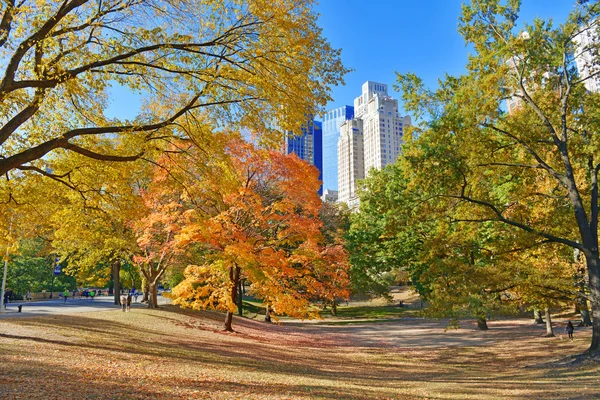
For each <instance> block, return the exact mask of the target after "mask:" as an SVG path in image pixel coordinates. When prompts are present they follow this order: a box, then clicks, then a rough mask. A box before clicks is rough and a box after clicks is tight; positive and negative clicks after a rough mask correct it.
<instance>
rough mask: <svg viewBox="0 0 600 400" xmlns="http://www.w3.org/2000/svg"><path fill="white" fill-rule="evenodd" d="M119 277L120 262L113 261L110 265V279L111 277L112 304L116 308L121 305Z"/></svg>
mask: <svg viewBox="0 0 600 400" xmlns="http://www.w3.org/2000/svg"><path fill="white" fill-rule="evenodd" d="M119 275H121V262H120V261H114V262H113V264H112V277H113V296H114V303H115V305H116V306H120V305H121V282H120V280H119Z"/></svg>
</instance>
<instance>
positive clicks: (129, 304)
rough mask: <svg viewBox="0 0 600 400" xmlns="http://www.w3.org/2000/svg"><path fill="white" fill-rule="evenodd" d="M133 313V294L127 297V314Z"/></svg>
mask: <svg viewBox="0 0 600 400" xmlns="http://www.w3.org/2000/svg"><path fill="white" fill-rule="evenodd" d="M129 311H131V293H129V294H128V295H127V312H129Z"/></svg>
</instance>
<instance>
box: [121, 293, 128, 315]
mask: <svg viewBox="0 0 600 400" xmlns="http://www.w3.org/2000/svg"><path fill="white" fill-rule="evenodd" d="M121 310H122V311H123V312H125V311H126V310H127V295H126V294H122V295H121Z"/></svg>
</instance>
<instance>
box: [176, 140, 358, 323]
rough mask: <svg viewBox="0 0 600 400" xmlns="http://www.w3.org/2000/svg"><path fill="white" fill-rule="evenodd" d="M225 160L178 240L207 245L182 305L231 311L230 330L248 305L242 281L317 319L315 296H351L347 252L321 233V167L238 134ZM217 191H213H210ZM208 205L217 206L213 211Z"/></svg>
mask: <svg viewBox="0 0 600 400" xmlns="http://www.w3.org/2000/svg"><path fill="white" fill-rule="evenodd" d="M225 156H226V157H225V158H224V159H223V160H224V162H220V163H214V169H213V171H212V173H208V174H205V175H204V177H203V179H200V180H199V181H198V185H201V186H202V188H203V190H195V191H193V192H194V193H203V195H204V196H206V197H205V198H204V199H203V200H202V201H200V202H198V201H197V202H196V203H197V204H199V203H202V204H204V206H199V207H195V208H191V209H190V210H188V211H187V212H186V213H185V223H184V226H183V228H182V229H181V232H180V233H179V234H178V235H177V242H178V244H179V246H184V247H185V246H190V245H198V244H199V245H201V246H202V248H203V251H202V257H201V262H200V263H197V264H196V265H189V266H188V267H187V268H186V270H185V279H184V281H183V282H181V283H180V284H179V285H178V286H176V287H175V288H174V289H173V298H174V302H175V303H176V304H180V305H181V306H184V307H191V308H197V309H204V308H216V309H222V310H225V311H226V312H227V314H226V318H225V330H228V331H232V327H231V323H232V318H233V313H234V311H235V309H236V307H241V298H240V296H241V293H240V286H241V280H242V279H247V280H248V281H249V282H250V284H251V286H250V289H249V290H250V293H252V294H253V295H255V296H256V297H259V298H262V299H263V301H264V302H265V303H266V305H267V318H269V317H270V310H273V311H274V312H275V313H276V314H286V315H290V316H295V317H301V318H310V317H315V316H316V315H317V314H316V312H315V311H314V309H313V308H312V307H311V302H312V301H314V300H324V299H325V300H329V301H331V300H333V299H335V298H346V297H347V296H348V290H347V287H348V276H347V271H348V262H347V255H346V252H345V250H344V249H343V247H342V246H341V244H340V243H333V244H329V245H325V242H324V238H323V235H322V233H321V231H320V229H321V227H322V222H321V221H320V219H319V210H320V208H321V201H320V199H319V197H318V195H317V190H318V188H319V185H320V183H319V180H318V171H317V170H316V168H314V167H313V166H311V165H309V164H308V163H306V162H305V161H302V160H300V159H299V158H298V157H297V156H295V155H284V154H281V153H279V152H277V151H272V150H265V149H259V148H257V147H256V146H254V145H253V144H251V143H248V142H246V141H244V140H242V139H239V138H238V139H233V140H231V141H230V142H229V143H228V145H227V148H226V151H225ZM209 189H210V190H209ZM207 204H210V205H211V207H210V209H211V212H210V213H209V216H207V209H208V207H207V206H206V205H207Z"/></svg>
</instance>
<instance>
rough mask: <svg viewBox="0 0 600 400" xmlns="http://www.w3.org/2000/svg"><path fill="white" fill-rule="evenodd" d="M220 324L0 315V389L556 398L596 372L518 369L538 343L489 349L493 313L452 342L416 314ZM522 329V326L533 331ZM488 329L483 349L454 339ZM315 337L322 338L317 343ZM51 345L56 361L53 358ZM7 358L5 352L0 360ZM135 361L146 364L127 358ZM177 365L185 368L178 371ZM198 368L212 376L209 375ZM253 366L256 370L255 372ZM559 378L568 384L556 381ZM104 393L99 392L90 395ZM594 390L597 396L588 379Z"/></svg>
mask: <svg viewBox="0 0 600 400" xmlns="http://www.w3.org/2000/svg"><path fill="white" fill-rule="evenodd" d="M109 317H110V318H112V320H108V319H107V318H109ZM115 319H116V321H115ZM221 323H222V314H220V313H216V312H196V311H191V310H181V309H178V308H176V307H165V308H163V309H160V310H144V311H140V312H139V314H137V313H131V314H125V313H123V314H120V313H119V312H111V314H110V315H109V314H108V313H107V314H105V315H100V314H96V315H95V317H94V318H88V317H84V316H82V315H81V314H80V315H77V316H61V317H60V318H58V317H44V318H39V319H33V318H31V319H27V320H25V319H19V320H18V321H17V320H13V321H10V322H9V321H4V323H3V324H0V325H1V326H2V329H4V328H5V327H11V326H12V327H13V328H14V332H8V333H3V334H0V346H2V348H3V349H4V348H6V350H7V351H6V352H3V353H2V354H0V393H1V392H2V391H5V393H11V394H14V393H17V392H16V390H17V388H18V387H20V386H21V384H22V383H23V382H24V381H22V380H21V381H19V380H18V379H21V378H19V377H24V378H26V379H28V381H27V382H28V383H27V387H32V385H33V386H35V387H37V388H38V389H36V390H38V392H36V393H37V394H36V393H34V395H32V396H29V398H44V396H43V394H48V393H51V392H50V389H51V388H49V386H52V385H54V381H56V382H59V383H61V384H62V385H63V389H62V390H61V389H59V388H57V389H56V390H59V391H57V392H56V393H60V394H61V397H62V398H77V397H79V398H80V397H82V396H81V393H80V394H79V396H74V395H72V394H73V393H77V390H81V388H85V389H84V390H85V392H84V394H87V393H91V394H90V395H89V396H87V397H86V396H83V397H84V398H132V399H138V398H206V397H209V396H207V393H209V394H212V393H219V394H220V395H222V397H224V398H255V397H261V396H262V397H265V396H267V397H276V396H287V397H288V398H303V397H304V398H324V399H343V398H354V399H368V398H377V397H379V398H399V399H401V398H419V396H421V398H447V396H445V395H442V394H450V393H456V394H466V395H468V396H471V397H474V398H477V397H478V396H480V397H483V395H486V396H487V397H488V398H526V396H522V395H521V394H519V393H522V392H523V390H527V391H528V393H533V394H534V396H530V398H563V399H564V398H569V395H570V394H574V393H572V392H571V391H572V390H573V388H574V386H581V385H592V384H593V383H594V381H596V382H597V378H596V375H590V373H589V370H588V371H587V373H583V372H582V373H581V374H580V375H573V376H570V375H569V376H567V375H568V372H569V370H568V369H561V370H559V371H558V372H557V374H556V375H555V376H547V371H545V370H539V369H530V370H524V369H516V368H515V363H519V362H525V361H526V360H529V361H531V360H532V359H534V360H535V357H536V352H538V351H539V352H540V356H543V354H544V349H543V348H540V344H539V343H540V341H539V338H535V337H531V338H530V339H527V340H521V341H520V342H519V346H521V348H522V347H524V346H525V347H527V348H530V350H531V352H530V353H528V354H524V355H523V356H522V359H519V358H518V357H519V356H518V352H519V350H520V349H517V348H511V347H510V346H507V347H506V348H505V349H504V350H506V353H503V348H498V347H494V346H496V345H495V344H496V342H497V341H498V340H499V339H500V338H501V336H503V335H506V334H507V332H509V330H510V329H511V326H512V329H515V328H514V325H510V324H509V323H502V324H500V323H499V324H498V327H497V328H498V329H496V331H490V332H492V333H490V332H486V333H481V334H479V333H478V334H477V335H476V334H475V333H474V332H473V331H472V330H462V331H460V332H459V331H455V332H451V333H448V334H447V335H450V336H452V335H454V334H458V336H460V335H463V336H466V335H467V334H470V335H473V336H477V337H474V338H468V337H466V338H460V337H458V338H456V337H454V338H453V340H454V341H455V342H456V340H458V345H456V346H455V347H454V348H440V343H443V342H442V341H441V339H442V338H443V336H444V335H441V334H439V333H437V334H435V335H434V333H436V332H437V331H436V330H439V329H440V323H439V322H435V321H426V320H414V321H406V323H407V325H404V326H402V325H401V324H399V323H386V324H377V325H366V326H358V327H355V326H353V327H339V328H338V327H323V326H312V325H311V326H301V327H287V326H277V325H267V324H264V323H260V322H257V321H250V320H245V319H239V318H236V320H235V325H234V326H235V327H236V329H238V333H235V334H219V335H215V332H217V330H216V329H217V328H216V327H218V326H220V324H221ZM394 329H396V330H394ZM527 329H528V330H527V332H529V334H531V333H532V332H533V333H535V332H537V330H535V329H532V328H527ZM391 333H393V334H395V335H398V336H400V335H401V334H403V333H404V335H405V336H403V337H401V338H400V339H399V340H400V342H402V340H404V341H412V342H414V343H425V344H427V343H430V344H435V345H436V347H435V348H431V349H428V348H427V347H426V346H418V347H417V346H415V347H413V348H411V349H408V348H406V349H405V348H399V347H397V346H394V345H390V343H395V342H393V341H392V342H390V341H385V342H382V340H391V339H390V338H389V337H386V336H389V335H390V334H391ZM67 335H68V337H67ZM352 336H359V337H358V338H356V337H352ZM490 337H491V338H492V339H493V340H491V341H490V342H489V343H488V344H487V345H488V346H490V348H487V347H485V346H483V347H482V346H478V347H474V346H467V345H464V344H462V343H463V342H461V340H463V339H464V340H467V342H466V343H472V342H473V341H474V340H480V339H481V338H483V339H486V338H487V339H488V340H489V339H490ZM317 343H326V344H327V345H326V346H323V347H319V346H317ZM542 343H552V342H550V341H546V342H542ZM32 344H34V346H32ZM36 345H39V346H36ZM369 345H372V347H369ZM548 346H549V345H548ZM40 351H41V352H47V355H44V356H43V357H44V358H43V359H44V360H46V361H45V362H41V363H40V362H38V363H36V364H35V365H32V363H31V362H25V361H22V360H27V359H33V358H35V357H40V355H39V352H40ZM511 352H512V356H511ZM56 354H58V355H60V357H62V358H61V360H62V361H60V362H59V361H56V360H55V359H54V358H55V357H58V356H57V355H56ZM81 354H86V357H87V355H88V354H91V357H93V359H94V360H98V361H99V362H98V364H97V365H96V364H94V365H92V366H90V367H89V368H90V371H91V375H90V374H87V372H86V373H84V371H87V369H85V370H83V371H77V370H72V369H70V368H64V366H65V364H64V363H65V361H64V359H67V361H66V362H68V359H69V358H70V357H80V356H81ZM9 357H10V362H6V360H8V358H9ZM115 359H116V360H119V362H121V364H123V365H125V366H126V368H130V369H136V368H138V369H139V368H141V369H142V370H141V371H137V370H136V371H135V374H133V375H132V376H128V375H126V374H124V373H122V372H120V371H122V369H123V368H121V367H119V368H118V369H117V370H116V371H117V373H116V374H115V372H112V370H111V371H105V370H104V369H103V363H106V361H107V360H115ZM138 361H142V362H144V363H145V364H144V366H143V367H136V366H135V365H137V364H135V363H136V362H138ZM61 363H63V364H61ZM161 364H164V367H161ZM66 365H68V364H66ZM177 366H183V367H185V368H186V369H184V370H183V372H176V368H177ZM86 368H88V367H87V366H86ZM203 371H216V372H213V375H214V374H220V373H221V372H222V375H219V376H218V378H211V379H208V378H206V377H205V376H203ZM111 374H115V375H114V376H113V375H111ZM247 375H248V376H250V378H246V376H247ZM257 375H258V376H260V377H262V378H261V380H260V381H257V382H255V381H253V379H255V377H256V376H257ZM234 378H236V379H234ZM568 378H572V379H575V381H576V383H575V384H574V383H573V382H571V383H569V385H565V384H564V382H565V381H566V380H567V379H568ZM282 380H284V382H281V381H282ZM49 382H50V383H49ZM420 387H423V388H427V390H426V391H425V392H424V393H426V394H423V395H420V394H419V393H421V392H419V388H420ZM65 388H66V389H65ZM405 388H406V389H407V390H408V389H410V394H409V395H404V394H403V393H404V392H403V390H404V389H405ZM8 390H10V391H11V392H7V391H8ZM52 390H54V389H52ZM104 391H106V392H105V393H109V396H96V395H95V394H96V393H102V392H104ZM512 391H514V392H515V393H512ZM594 393H595V394H598V389H596V391H595V392H594ZM38 394H39V395H38ZM588 394H589V393H588ZM403 396H404V397H403ZM7 397H9V398H10V397H11V396H7ZM13 397H16V396H13ZM46 397H51V398H52V396H46ZM463 397H464V396H463ZM588 398H593V397H588Z"/></svg>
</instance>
